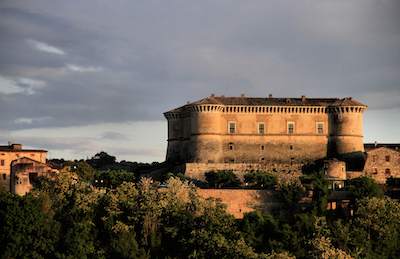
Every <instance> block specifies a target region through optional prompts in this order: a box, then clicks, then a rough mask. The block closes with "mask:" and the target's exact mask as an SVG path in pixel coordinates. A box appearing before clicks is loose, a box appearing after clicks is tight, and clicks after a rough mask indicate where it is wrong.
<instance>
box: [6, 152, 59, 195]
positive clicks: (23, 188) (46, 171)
mask: <svg viewBox="0 0 400 259" xmlns="http://www.w3.org/2000/svg"><path fill="white" fill-rule="evenodd" d="M57 173H58V170H56V169H53V168H51V167H50V166H48V165H47V164H45V163H41V162H38V161H35V160H33V159H30V158H27V157H22V158H18V159H16V160H14V161H12V163H11V174H10V186H11V192H12V193H14V194H18V195H25V194H27V193H28V192H30V191H31V190H32V187H33V184H34V181H35V180H36V179H37V178H38V177H54V176H55V175H56V174H57Z"/></svg>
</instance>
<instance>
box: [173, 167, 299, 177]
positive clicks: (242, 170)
mask: <svg viewBox="0 0 400 259" xmlns="http://www.w3.org/2000/svg"><path fill="white" fill-rule="evenodd" d="M301 167H302V164H283V163H275V164H274V163H266V164H262V163H186V164H183V165H180V166H177V167H176V168H175V171H176V172H182V173H185V175H186V176H187V177H189V178H191V179H196V180H200V181H205V180H206V179H205V173H207V172H210V171H224V170H232V171H234V172H235V174H236V175H237V176H238V177H239V178H240V179H242V180H243V177H244V175H245V174H246V173H247V172H250V171H265V172H279V175H280V177H285V176H287V177H288V178H289V177H292V176H293V175H300V173H301Z"/></svg>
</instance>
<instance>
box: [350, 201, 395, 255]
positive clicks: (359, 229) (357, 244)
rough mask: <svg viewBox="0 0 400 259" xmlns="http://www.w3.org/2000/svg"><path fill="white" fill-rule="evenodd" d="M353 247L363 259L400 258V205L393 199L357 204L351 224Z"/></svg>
mask: <svg viewBox="0 0 400 259" xmlns="http://www.w3.org/2000/svg"><path fill="white" fill-rule="evenodd" d="M351 229H352V231H351V248H352V250H353V251H357V250H358V251H359V253H360V255H361V257H363V258H396V257H399V256H400V204H399V203H398V202H396V201H394V200H392V199H390V198H377V197H373V198H367V199H362V200H360V201H359V203H358V207H357V210H356V211H355V213H354V219H353V220H352V222H351Z"/></svg>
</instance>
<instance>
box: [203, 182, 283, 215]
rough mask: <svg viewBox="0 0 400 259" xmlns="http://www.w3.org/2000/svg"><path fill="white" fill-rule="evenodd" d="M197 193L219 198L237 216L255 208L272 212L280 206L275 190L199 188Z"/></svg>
mask: <svg viewBox="0 0 400 259" xmlns="http://www.w3.org/2000/svg"><path fill="white" fill-rule="evenodd" d="M197 193H198V194H199V195H200V196H201V197H203V198H205V199H207V198H215V199H219V200H220V201H221V202H222V203H223V204H225V205H226V206H227V212H228V213H230V214H232V215H233V216H234V217H235V218H243V215H244V213H247V212H252V211H254V210H258V211H260V210H261V211H264V212H270V211H271V210H272V209H273V208H276V207H278V206H279V203H278V202H277V201H276V198H275V197H274V192H273V191H268V190H243V189H198V190H197Z"/></svg>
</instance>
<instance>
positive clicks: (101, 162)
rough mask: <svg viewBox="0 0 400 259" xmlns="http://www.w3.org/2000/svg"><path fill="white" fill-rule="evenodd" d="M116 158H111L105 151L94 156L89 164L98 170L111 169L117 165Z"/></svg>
mask: <svg viewBox="0 0 400 259" xmlns="http://www.w3.org/2000/svg"><path fill="white" fill-rule="evenodd" d="M115 161H116V158H115V156H111V155H109V154H107V153H106V152H104V151H101V152H99V153H97V154H96V155H94V156H93V157H92V158H91V159H89V160H87V162H88V163H89V164H90V165H91V166H93V167H94V168H96V169H109V168H110V167H111V166H113V165H114V164H115Z"/></svg>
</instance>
